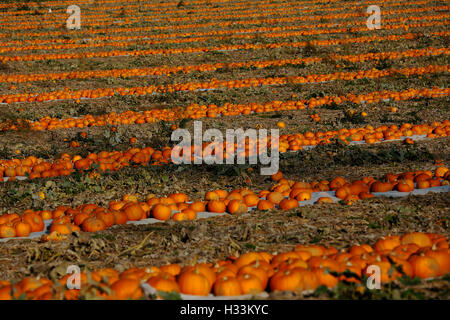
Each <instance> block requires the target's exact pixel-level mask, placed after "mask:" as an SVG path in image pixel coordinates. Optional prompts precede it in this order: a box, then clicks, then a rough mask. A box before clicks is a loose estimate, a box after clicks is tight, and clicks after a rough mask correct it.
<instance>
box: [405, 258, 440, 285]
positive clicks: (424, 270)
mask: <svg viewBox="0 0 450 320" xmlns="http://www.w3.org/2000/svg"><path fill="white" fill-rule="evenodd" d="M408 262H409V263H410V264H411V266H412V268H413V272H414V276H416V277H419V278H422V279H428V278H434V277H437V276H438V275H439V272H440V266H439V263H438V262H437V261H436V260H435V259H434V258H431V257H427V256H425V254H424V253H421V254H417V255H416V254H414V255H412V256H411V257H410V258H409V259H408Z"/></svg>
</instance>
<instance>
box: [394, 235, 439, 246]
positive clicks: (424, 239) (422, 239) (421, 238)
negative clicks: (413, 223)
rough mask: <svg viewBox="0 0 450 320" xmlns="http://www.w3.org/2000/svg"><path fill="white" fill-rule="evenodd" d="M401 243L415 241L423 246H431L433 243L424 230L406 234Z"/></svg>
mask: <svg viewBox="0 0 450 320" xmlns="http://www.w3.org/2000/svg"><path fill="white" fill-rule="evenodd" d="M401 243H402V244H408V243H414V244H417V245H418V246H419V247H421V248H423V247H429V246H431V245H432V242H431V240H430V238H429V237H428V236H427V235H426V234H424V233H422V232H412V233H408V234H405V235H404V236H402V238H401Z"/></svg>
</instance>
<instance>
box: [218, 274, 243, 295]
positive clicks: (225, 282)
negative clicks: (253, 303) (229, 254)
mask: <svg viewBox="0 0 450 320" xmlns="http://www.w3.org/2000/svg"><path fill="white" fill-rule="evenodd" d="M214 294H215V295H216V296H238V295H241V294H242V291H241V285H240V283H239V281H238V279H236V278H234V277H222V278H219V279H217V281H216V283H215V284H214Z"/></svg>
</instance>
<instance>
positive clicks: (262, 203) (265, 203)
mask: <svg viewBox="0 0 450 320" xmlns="http://www.w3.org/2000/svg"><path fill="white" fill-rule="evenodd" d="M274 208H275V206H274V205H273V203H272V202H270V201H269V200H259V202H258V206H257V209H258V210H261V211H266V210H271V209H274Z"/></svg>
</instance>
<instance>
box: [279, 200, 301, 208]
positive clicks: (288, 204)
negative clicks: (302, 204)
mask: <svg viewBox="0 0 450 320" xmlns="http://www.w3.org/2000/svg"><path fill="white" fill-rule="evenodd" d="M279 206H280V209H281V210H290V209H293V208H297V207H298V206H299V205H298V201H297V200H294V199H283V200H281V201H280V203H279Z"/></svg>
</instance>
